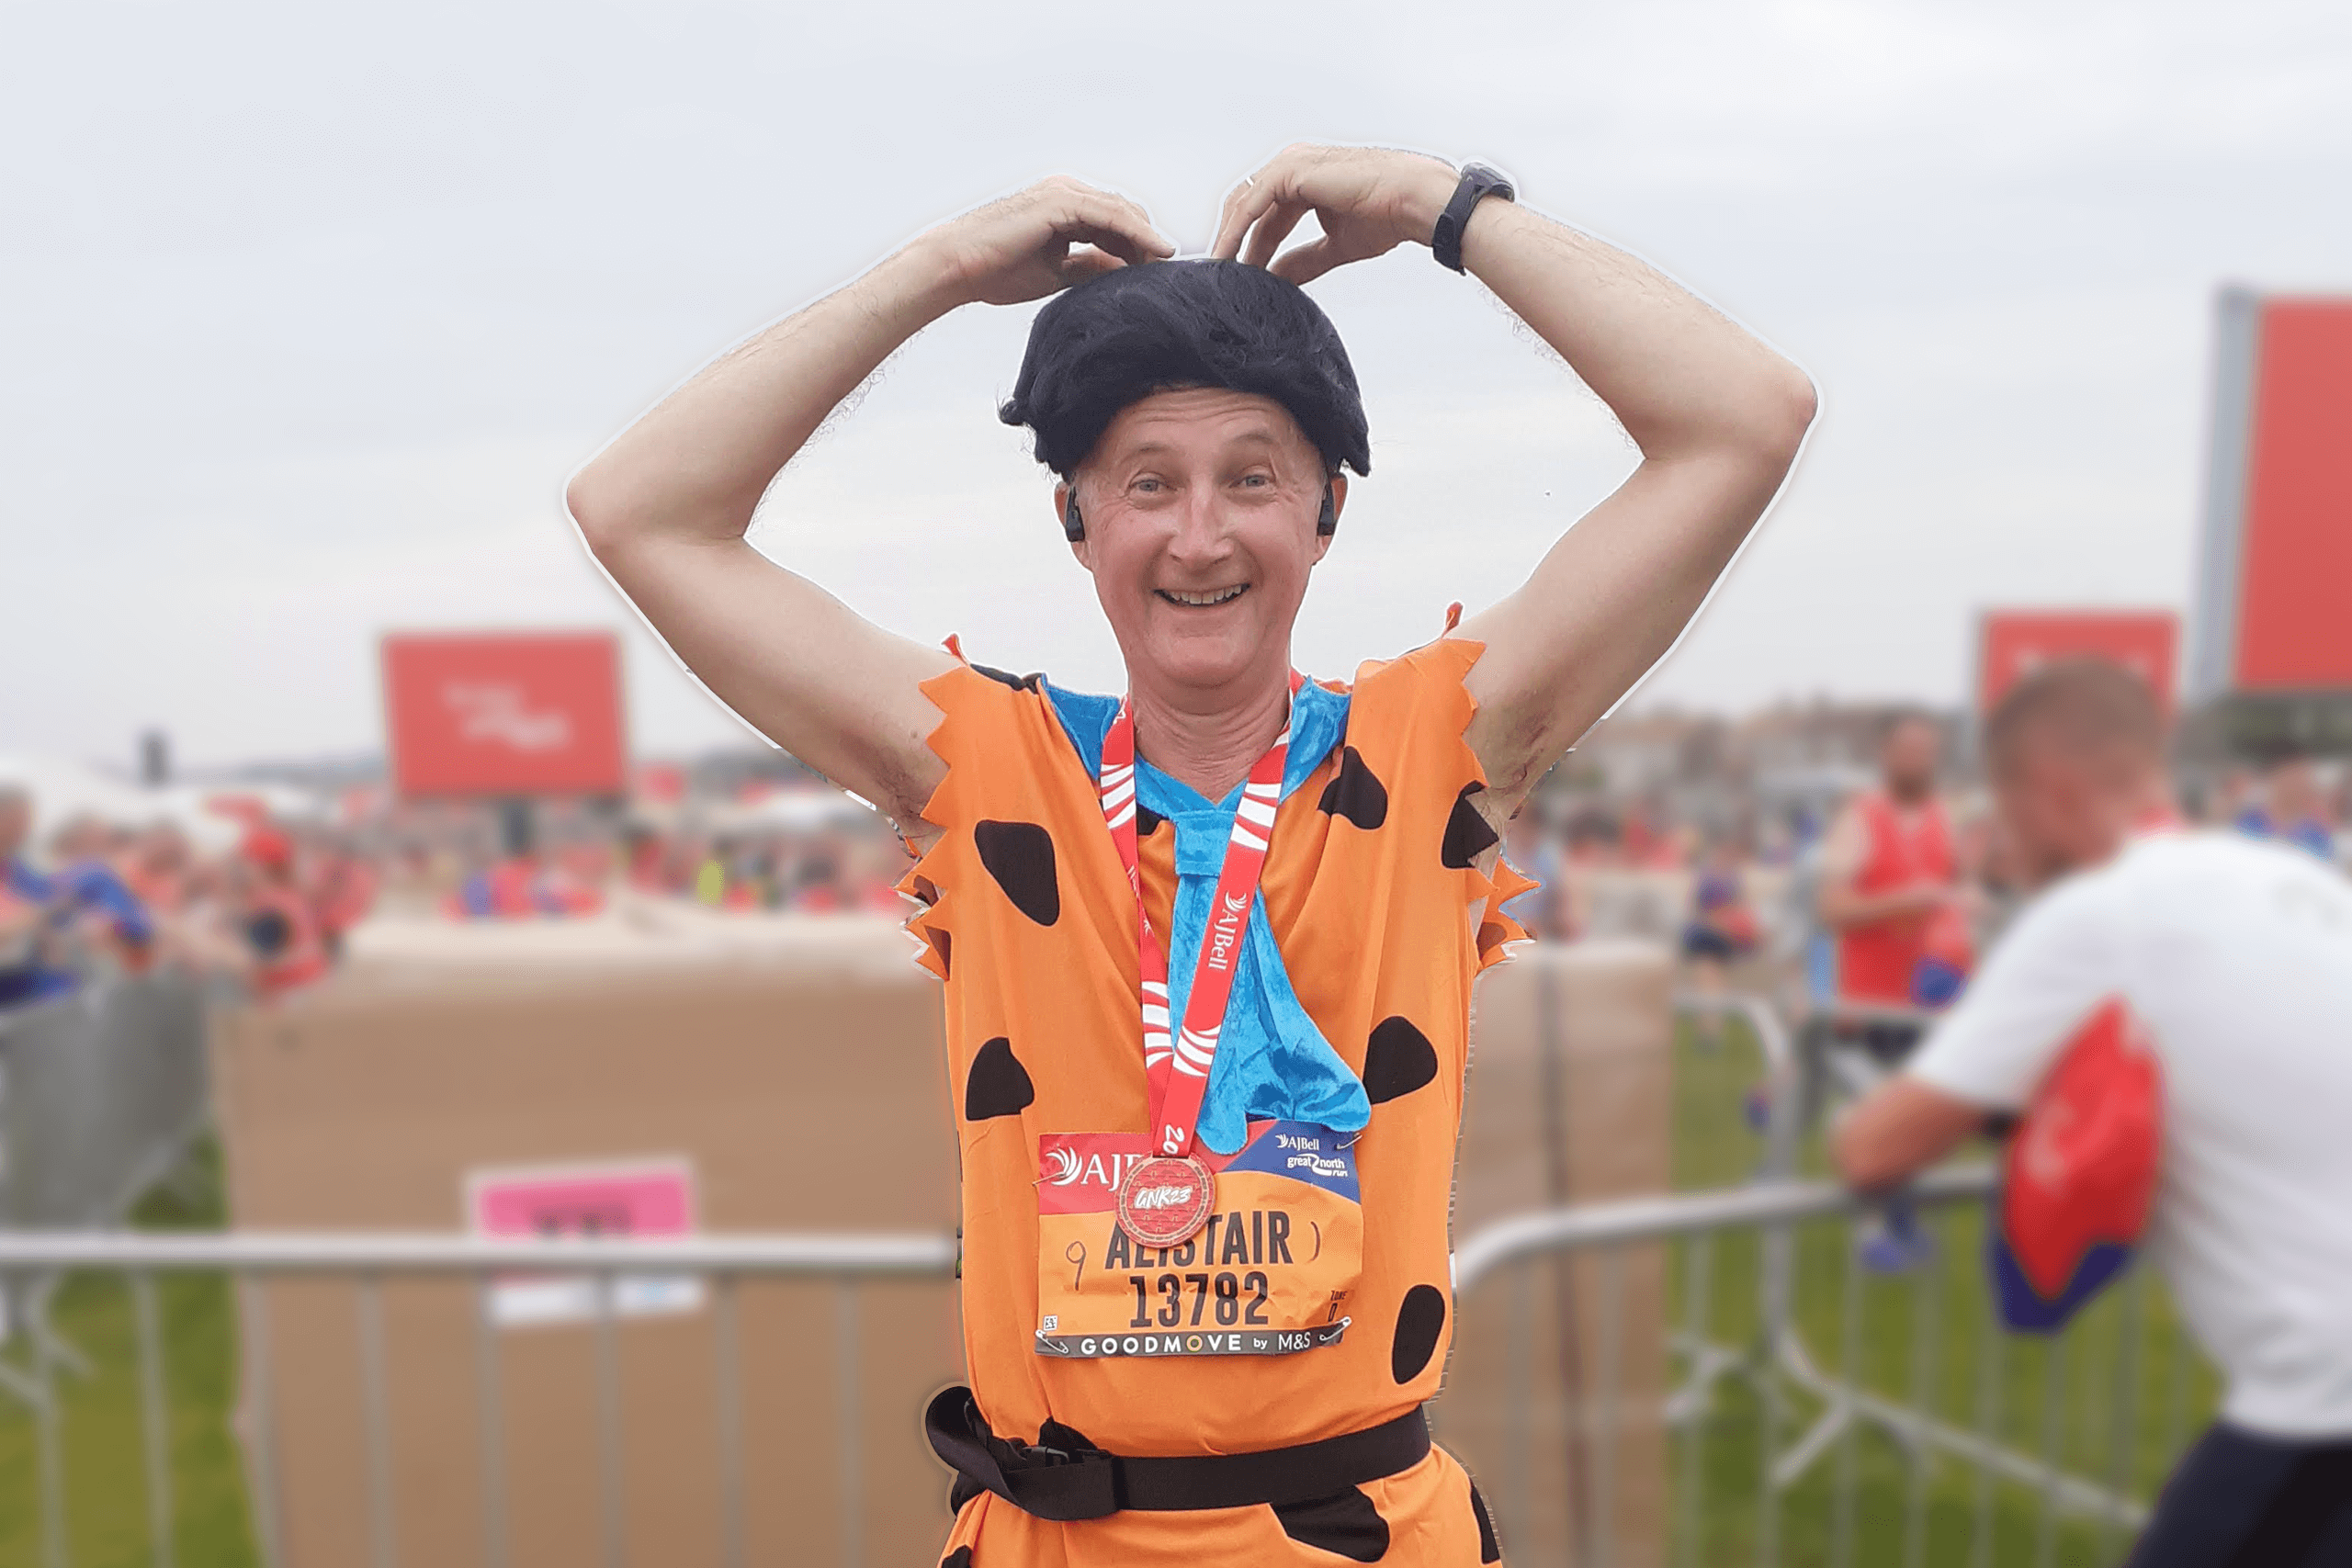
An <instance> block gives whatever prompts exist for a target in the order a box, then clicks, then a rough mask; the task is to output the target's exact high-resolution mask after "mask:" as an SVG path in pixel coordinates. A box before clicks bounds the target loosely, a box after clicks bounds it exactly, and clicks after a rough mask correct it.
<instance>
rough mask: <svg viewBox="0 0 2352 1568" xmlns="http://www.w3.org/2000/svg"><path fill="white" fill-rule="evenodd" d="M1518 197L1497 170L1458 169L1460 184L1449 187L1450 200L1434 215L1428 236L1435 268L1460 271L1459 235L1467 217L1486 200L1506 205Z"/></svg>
mask: <svg viewBox="0 0 2352 1568" xmlns="http://www.w3.org/2000/svg"><path fill="white" fill-rule="evenodd" d="M1518 194H1519V193H1518V192H1517V191H1516V190H1514V189H1512V188H1511V183H1510V176H1509V175H1505V174H1504V173H1503V172H1502V171H1501V170H1499V169H1493V168H1489V167H1487V165H1486V164H1463V165H1462V183H1461V184H1459V185H1457V186H1454V187H1453V200H1452V201H1449V202H1447V203H1446V204H1445V210H1444V211H1443V212H1442V213H1440V214H1439V215H1438V220H1437V228H1436V229H1435V230H1434V231H1431V233H1430V254H1433V255H1435V256H1436V257H1437V265H1440V266H1450V267H1452V268H1453V270H1454V271H1456V272H1460V271H1461V270H1462V231H1464V229H1467V228H1468V227H1469V226H1470V214H1471V213H1472V212H1473V211H1475V210H1476V209H1477V206H1478V204H1479V203H1480V202H1482V201H1484V200H1486V199H1487V197H1490V196H1498V197H1502V198H1503V199H1504V200H1505V201H1510V200H1511V199H1513V198H1514V197H1517V195H1518Z"/></svg>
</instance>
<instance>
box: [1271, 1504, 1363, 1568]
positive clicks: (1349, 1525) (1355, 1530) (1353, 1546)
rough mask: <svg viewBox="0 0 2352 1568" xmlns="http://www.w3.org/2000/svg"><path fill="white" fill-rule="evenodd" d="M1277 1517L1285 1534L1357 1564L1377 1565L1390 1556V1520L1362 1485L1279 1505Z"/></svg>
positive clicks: (1276, 1509) (1302, 1543)
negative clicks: (1332, 1494)
mask: <svg viewBox="0 0 2352 1568" xmlns="http://www.w3.org/2000/svg"><path fill="white" fill-rule="evenodd" d="M1274 1517H1276V1518H1278V1519H1280V1520H1281V1521H1282V1522H1283V1534H1284V1535H1286V1536H1288V1537H1290V1538H1291V1540H1295V1541H1297V1542H1298V1543H1299V1544H1301V1545H1302V1546H1313V1547H1319V1548H1321V1549H1322V1550H1323V1551H1329V1552H1333V1553H1335V1554H1337V1555H1339V1556H1340V1557H1345V1558H1348V1559H1350V1560H1351V1561H1352V1562H1379V1561H1380V1560H1381V1559H1382V1558H1384V1557H1385V1556H1387V1555H1388V1521H1387V1520H1386V1519H1384V1518H1382V1517H1380V1510H1379V1509H1377V1508H1375V1507H1374V1506H1372V1499H1371V1498H1369V1497H1367V1496H1365V1495H1364V1494H1363V1488H1362V1487H1360V1486H1351V1487H1349V1488H1348V1489H1347V1490H1346V1491H1345V1492H1342V1493H1340V1495H1338V1496H1336V1497H1318V1498H1317V1499H1316V1500H1315V1501H1314V1502H1312V1503H1277V1504H1275V1505H1274Z"/></svg>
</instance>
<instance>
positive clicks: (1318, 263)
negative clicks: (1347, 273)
mask: <svg viewBox="0 0 2352 1568" xmlns="http://www.w3.org/2000/svg"><path fill="white" fill-rule="evenodd" d="M1348 259H1349V258H1348V257H1346V256H1344V255H1342V254H1340V247H1339V246H1337V245H1335V244H1333V243H1331V238H1330V236H1329V235H1328V234H1327V235H1325V236H1324V237H1323V238H1321V239H1319V240H1312V241H1309V242H1308V243H1306V244H1304V245H1301V246H1299V247H1298V248H1297V249H1295V250H1293V251H1290V252H1288V253H1287V254H1283V255H1281V256H1278V257H1276V258H1275V259H1274V265H1273V266H1272V268H1270V269H1269V270H1271V271H1272V273H1273V275H1274V276H1276V277H1279V278H1281V279H1282V280H1283V282H1285V283H1295V284H1297V285H1299V286H1300V287H1301V288H1305V287H1306V285H1307V284H1310V283H1312V282H1314V281H1315V280H1316V279H1317V278H1318V277H1320V276H1323V275H1324V274H1325V273H1327V272H1329V271H1330V270H1331V269H1332V268H1333V267H1335V266H1340V265H1343V264H1344V263H1346V262H1347V260H1348Z"/></svg>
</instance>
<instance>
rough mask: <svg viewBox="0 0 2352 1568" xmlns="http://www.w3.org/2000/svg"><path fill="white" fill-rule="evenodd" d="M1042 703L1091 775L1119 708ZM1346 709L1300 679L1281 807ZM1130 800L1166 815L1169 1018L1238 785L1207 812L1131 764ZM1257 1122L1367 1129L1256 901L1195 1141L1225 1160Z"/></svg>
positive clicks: (1103, 703) (1340, 699) (1200, 925)
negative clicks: (1169, 844) (1170, 880)
mask: <svg viewBox="0 0 2352 1568" xmlns="http://www.w3.org/2000/svg"><path fill="white" fill-rule="evenodd" d="M1046 695H1047V696H1048V697H1050V698H1051V699H1052V701H1053V705H1054V714H1055V716H1056V717H1057V718H1059V719H1060V720H1061V725H1062V728H1063V730H1064V732H1066V733H1067V734H1068V735H1069V739H1070V744H1071V746H1072V747H1074V748H1075V749H1076V750H1077V751H1078V757H1079V761H1080V762H1082V763H1084V764H1085V767H1086V774H1087V778H1088V779H1089V780H1090V781H1091V780H1093V779H1096V778H1099V777H1100V776H1101V775H1102V772H1103V739H1104V738H1105V737H1106V736H1108V735H1109V733H1110V730H1111V721H1112V720H1113V719H1114V718H1116V717H1117V716H1118V714H1119V699H1118V698H1116V697H1103V696H1094V695H1091V694H1086V693H1081V692H1065V691H1062V690H1061V689H1060V688H1058V687H1056V686H1052V685H1048V686H1046ZM1348 702H1349V699H1348V697H1347V695H1346V694H1344V693H1340V692H1334V691H1331V690H1329V688H1327V687H1323V686H1318V685H1316V684H1315V683H1314V682H1311V681H1310V682H1307V683H1306V685H1304V686H1301V687H1300V688H1299V689H1298V693H1297V694H1296V695H1295V696H1294V697H1293V698H1292V699H1291V720H1290V756H1289V758H1288V759H1287V760H1286V761H1284V763H1283V789H1282V793H1283V798H1284V799H1288V798H1289V797H1290V795H1291V794H1292V792H1293V791H1295V790H1296V789H1297V788H1298V786H1299V785H1300V784H1305V783H1306V779H1307V776H1308V775H1309V774H1310V773H1314V772H1315V770H1316V769H1317V768H1318V767H1320V766H1321V765H1322V763H1323V760H1324V759H1325V758H1326V757H1329V755H1330V754H1331V753H1332V752H1333V751H1334V750H1337V749H1338V748H1339V746H1340V742H1341V741H1342V740H1344V739H1346V737H1347V731H1348ZM1240 799H1241V786H1240V785H1239V784H1236V785H1234V786H1233V790H1232V793H1230V794H1229V795H1227V796H1226V797H1225V798H1224V799H1223V800H1221V801H1216V802H1214V803H1212V802H1211V801H1210V800H1209V799H1208V798H1207V797H1206V796H1204V795H1202V794H1201V793H1200V792H1199V791H1198V790H1196V789H1194V788H1193V787H1192V786H1191V785H1190V784H1184V783H1182V781H1180V780H1177V779H1174V778H1170V776H1169V775H1168V774H1166V773H1161V772H1160V771H1159V769H1158V768H1155V767H1153V766H1152V765H1151V764H1150V763H1149V762H1146V761H1141V760H1140V759H1138V761H1137V762H1136V800H1137V801H1138V802H1140V803H1141V805H1142V806H1143V807H1144V809H1146V810H1148V811H1150V812H1153V813H1155V814H1156V815H1158V816H1160V817H1164V818H1167V819H1168V821H1169V824H1170V829H1172V830H1173V831H1174V833H1175V835H1176V917H1175V927H1176V929H1175V930H1174V931H1171V932H1170V933H1169V944H1168V969H1169V976H1168V1003H1169V1012H1170V1017H1172V1018H1176V1019H1182V1017H1183V1016H1184V1000H1185V997H1186V995H1187V993H1188V992H1189V991H1190V990H1191V988H1192V984H1193V964H1194V962H1195V961H1196V959H1197V958H1198V955H1199V953H1200V951H1201V937H1202V934H1203V933H1204V931H1206V930H1207V929H1208V916H1209V906H1210V904H1211V903H1212V902H1214V901H1215V898H1216V877H1217V873H1218V872H1219V871H1220V870H1222V869H1223V867H1224V864H1225V846H1226V840H1227V836H1228V835H1229V834H1230V833H1231V831H1232V829H1233V812H1234V807H1236V806H1237V805H1238V804H1239V802H1240ZM1267 1119H1273V1120H1280V1121H1290V1122H1315V1123H1317V1124H1319V1125H1322V1126H1325V1127H1329V1128H1331V1129H1333V1130H1334V1131H1337V1132H1342V1133H1352V1132H1357V1131H1360V1130H1361V1129H1362V1128H1363V1126H1364V1125H1365V1124H1366V1123H1367V1122H1370V1121H1371V1120H1372V1103H1371V1101H1370V1100H1368V1099H1366V1098H1365V1095H1364V1091H1363V1083H1362V1082H1360V1081H1359V1080H1358V1079H1357V1077H1356V1076H1355V1074H1353V1073H1352V1072H1350V1071H1349V1070H1348V1065H1347V1064H1346V1063H1345V1062H1342V1061H1341V1060H1340V1057H1339V1054H1338V1053H1337V1052H1335V1051H1333V1050H1332V1049H1331V1045H1330V1043H1329V1041H1327V1040H1325V1039H1324V1038H1323V1033H1322V1031H1320V1030H1319V1029H1317V1027H1316V1026H1315V1021H1314V1020H1313V1019H1311V1018H1309V1017H1307V1015H1306V1009H1305V1008H1304V1007H1302V1006H1300V1005H1299V1000H1298V995H1297V993H1296V992H1295V991H1294V990H1293V989H1292V988H1291V983H1290V975H1289V973H1288V971H1286V970H1285V969H1284V968H1283V957H1282V950H1281V948H1280V947H1278V946H1277V945H1276V944H1275V942H1274V933H1273V929H1272V927H1271V926H1269V925H1267V923H1266V905H1265V900H1264V899H1262V898H1261V899H1258V900H1256V901H1255V902H1254V903H1252V904H1251V906H1250V928H1249V931H1248V933H1247V935H1245V937H1244V938H1243V940H1242V944H1241V957H1240V960H1239V962H1238V963H1237V964H1235V966H1234V974H1233V996H1232V998H1231V999H1230V1000H1229V1001H1227V1003H1226V1010H1225V1030H1224V1032H1223V1033H1222V1034H1220V1035H1219V1036H1218V1041H1217V1053H1216V1066H1215V1067H1213V1068H1211V1069H1210V1072H1209V1087H1208V1094H1207V1097H1206V1098H1205V1099H1204V1100H1203V1101H1202V1104H1201V1122H1200V1136H1201V1141H1202V1142H1203V1143H1204V1144H1206V1145H1208V1146H1209V1147H1210V1148H1212V1149H1215V1150H1216V1151H1217V1152H1218V1153H1219V1154H1231V1153H1234V1152H1235V1151H1237V1150H1238V1149H1239V1148H1240V1147H1241V1145H1242V1144H1243V1142H1244V1141H1245V1140H1246V1139H1247V1138H1248V1136H1249V1123H1250V1122H1253V1121H1262V1120H1267Z"/></svg>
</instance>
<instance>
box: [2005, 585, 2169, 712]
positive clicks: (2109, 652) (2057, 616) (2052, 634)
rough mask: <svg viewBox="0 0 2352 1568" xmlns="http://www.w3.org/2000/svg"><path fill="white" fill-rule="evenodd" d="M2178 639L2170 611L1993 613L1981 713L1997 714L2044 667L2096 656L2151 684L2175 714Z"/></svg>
mask: <svg viewBox="0 0 2352 1568" xmlns="http://www.w3.org/2000/svg"><path fill="white" fill-rule="evenodd" d="M2178 637H2179V621H2178V618H2177V616H2175V615H2173V613H2172V612H2171V611H2169V610H1988V611H1986V612H1985V624H1984V633H1983V637H1982V651H1983V662H1982V665H1981V667H1980V668H1979V671H1978V674H1977V686H1976V711H1977V712H1979V713H1983V714H1989V713H1991V712H1992V711H1993V705H1994V704H1996V703H1997V702H1999V701H2000V700H2001V697H2002V695H2003V694H2005V693H2007V691H2008V689H2009V688H2010V687H2011V686H2013V685H2015V684H2017V682H2018V678H2019V677H2020V676H2023V675H2027V674H2030V673H2031V672H2032V671H2033V670H2034V669H2035V668H2036V667H2037V666H2039V665H2042V664H2047V663H2049V662H2050V661H2051V660H2053V659H2080V658H2086V657H2092V658H2099V659H2109V660H2114V661H2115V662H2116V663H2118V664H2120V665H2122V666H2123V667H2124V668H2125V669H2126V670H2129V671H2131V672H2132V673H2133V674H2135V675H2137V676H2139V677H2140V679H2142V680H2143V681H2145V682H2147V683H2148V686H2149V689H2150V690H2152V691H2154V693H2155V694H2156V700H2157V701H2158V702H2159V703H2162V704H2163V705H2164V707H2165V712H2167V713H2169V712H2171V711H2172V701H2173V666H2174V658H2175V655H2174V649H2175V648H2176V646H2177V640H2178Z"/></svg>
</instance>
